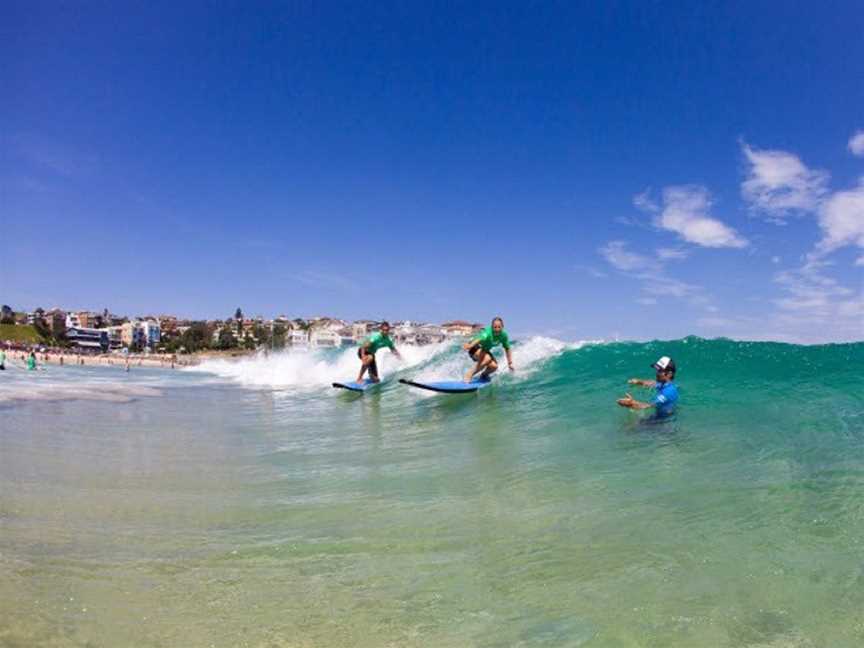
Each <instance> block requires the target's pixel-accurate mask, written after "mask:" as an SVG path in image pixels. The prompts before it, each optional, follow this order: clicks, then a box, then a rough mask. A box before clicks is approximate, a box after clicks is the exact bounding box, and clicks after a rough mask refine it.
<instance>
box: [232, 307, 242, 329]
mask: <svg viewBox="0 0 864 648" xmlns="http://www.w3.org/2000/svg"><path fill="white" fill-rule="evenodd" d="M234 321H235V322H237V335H243V311H242V310H241V309H240V307H239V306H238V307H237V310H236V311H234Z"/></svg>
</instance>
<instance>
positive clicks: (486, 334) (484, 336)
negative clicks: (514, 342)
mask: <svg viewBox="0 0 864 648" xmlns="http://www.w3.org/2000/svg"><path fill="white" fill-rule="evenodd" d="M474 339H475V340H477V343H478V344H479V345H480V346H481V347H483V350H484V351H491V350H492V347H496V346H498V345H499V344H500V345H501V346H502V347H504V349H505V350H509V349H510V338H508V337H507V331H504V330H502V331H501V335H495V332H494V331H493V330H492V327H491V326H487V327H486V328H484V329H483V330H482V331H480V333H479V334H478V335H477V337H475V338H474Z"/></svg>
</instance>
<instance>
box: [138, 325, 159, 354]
mask: <svg viewBox="0 0 864 648" xmlns="http://www.w3.org/2000/svg"><path fill="white" fill-rule="evenodd" d="M141 327H142V328H143V329H144V343H145V344H146V345H147V346H148V347H149V348H150V349H153V348H155V347H156V345H157V344H159V341H160V340H161V339H162V328H161V327H160V326H159V322H157V321H156V320H146V321H144V322H142V323H141Z"/></svg>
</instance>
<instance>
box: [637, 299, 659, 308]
mask: <svg viewBox="0 0 864 648" xmlns="http://www.w3.org/2000/svg"><path fill="white" fill-rule="evenodd" d="M636 303H637V304H642V305H643V306H656V305H657V299H656V298H654V297H640V298H639V299H637V300H636Z"/></svg>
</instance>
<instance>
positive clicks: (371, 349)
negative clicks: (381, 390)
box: [357, 322, 402, 383]
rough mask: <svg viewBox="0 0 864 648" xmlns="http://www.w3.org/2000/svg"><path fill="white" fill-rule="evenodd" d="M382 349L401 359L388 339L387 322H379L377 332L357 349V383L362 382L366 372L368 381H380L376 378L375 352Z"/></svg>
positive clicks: (388, 326) (391, 339)
mask: <svg viewBox="0 0 864 648" xmlns="http://www.w3.org/2000/svg"><path fill="white" fill-rule="evenodd" d="M384 347H387V348H388V349H390V350H391V351H392V352H393V355H395V356H396V357H397V358H399V359H400V360H401V359H402V356H401V355H399V352H398V351H397V350H396V346H395V345H394V344H393V338H391V337H390V324H389V322H381V326H380V327H379V328H378V332H377V333H373V334H372V335H370V336H369V337H367V338H366V339H365V340H364V341H363V344H362V345H360V348H359V349H357V357H358V358H360V363H361V364H360V373H359V374H357V382H358V383H362V382H363V374H364V373H366V372H367V371H368V372H369V380H371V381H372V382H376V383H377V382H380V381H381V379H380V378H379V377H378V365H377V364H376V363H375V352H376V351H378V349H382V348H384Z"/></svg>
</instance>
